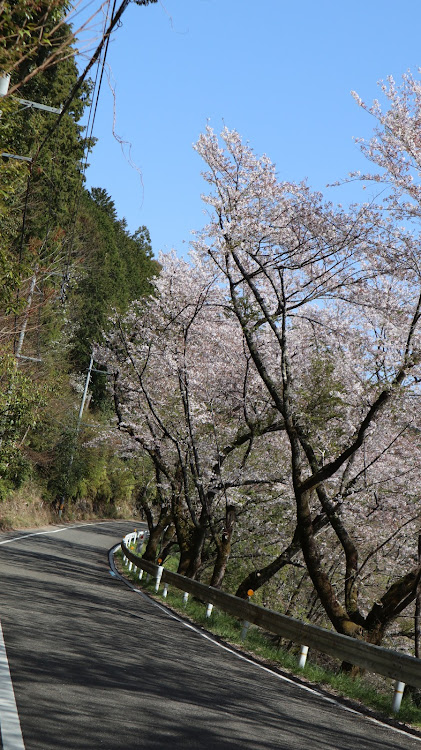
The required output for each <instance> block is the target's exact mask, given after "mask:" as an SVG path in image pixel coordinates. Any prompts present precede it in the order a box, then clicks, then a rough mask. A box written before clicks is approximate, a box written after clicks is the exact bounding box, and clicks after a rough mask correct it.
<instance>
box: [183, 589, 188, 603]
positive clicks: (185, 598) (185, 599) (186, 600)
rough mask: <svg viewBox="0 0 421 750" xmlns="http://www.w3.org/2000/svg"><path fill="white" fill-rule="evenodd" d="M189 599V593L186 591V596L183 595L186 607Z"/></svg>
mask: <svg viewBox="0 0 421 750" xmlns="http://www.w3.org/2000/svg"><path fill="white" fill-rule="evenodd" d="M188 599H189V594H188V592H187V591H185V592H184V594H183V603H184V606H186V604H187V602H188Z"/></svg>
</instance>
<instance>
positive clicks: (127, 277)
mask: <svg viewBox="0 0 421 750" xmlns="http://www.w3.org/2000/svg"><path fill="white" fill-rule="evenodd" d="M77 232H78V236H77V246H78V248H79V253H80V255H81V256H83V263H82V265H81V267H80V268H79V270H78V273H77V275H76V274H75V283H74V287H73V289H72V290H71V291H70V293H69V294H70V296H69V300H70V308H71V315H72V322H73V329H74V333H73V337H72V353H71V357H72V362H73V364H74V366H75V367H76V368H83V367H84V366H86V363H87V361H89V356H90V353H91V350H92V344H93V343H94V342H100V340H101V334H102V332H103V331H104V330H106V329H107V326H108V325H109V323H108V319H109V316H110V315H111V314H112V312H113V310H117V311H118V312H124V311H125V310H126V309H127V306H128V304H129V302H130V301H131V300H133V299H138V298H139V297H142V296H144V295H145V294H148V293H150V291H151V285H150V279H151V277H152V276H153V275H155V274H156V273H157V272H158V270H159V267H158V264H157V263H156V261H154V260H153V259H152V249H151V245H150V237H149V233H148V230H147V229H146V227H141V228H140V229H138V230H137V231H136V232H135V233H134V234H130V232H128V231H127V229H126V226H125V222H124V221H120V220H118V219H117V211H116V209H115V206H114V202H113V200H112V199H111V198H110V196H109V195H108V194H107V193H106V191H105V190H103V189H100V188H93V189H92V191H91V193H90V194H89V193H87V192H84V194H83V196H82V203H81V209H80V214H79V219H78V228H77ZM93 382H94V388H95V396H96V398H95V404H98V403H100V402H101V400H102V398H103V394H104V390H105V389H104V384H105V380H104V378H101V376H99V377H97V376H95V377H94V378H93Z"/></svg>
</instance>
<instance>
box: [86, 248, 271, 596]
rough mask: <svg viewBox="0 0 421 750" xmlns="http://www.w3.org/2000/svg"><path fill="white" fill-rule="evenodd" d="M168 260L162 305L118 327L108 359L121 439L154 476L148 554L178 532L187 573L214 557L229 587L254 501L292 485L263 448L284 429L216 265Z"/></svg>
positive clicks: (134, 313) (156, 299)
mask: <svg viewBox="0 0 421 750" xmlns="http://www.w3.org/2000/svg"><path fill="white" fill-rule="evenodd" d="M161 263H162V271H161V274H160V276H159V278H158V279H157V281H156V285H155V296H153V297H151V298H150V299H149V300H148V301H146V302H141V303H135V304H134V305H133V306H132V308H131V310H130V312H129V314H128V315H127V316H126V317H125V318H124V319H118V320H116V321H115V324H114V326H113V330H112V332H111V333H110V334H109V335H108V337H107V341H106V346H105V347H103V348H102V349H101V350H99V351H98V355H97V356H98V358H100V359H101V360H102V361H103V362H104V363H106V364H107V367H108V369H109V371H110V372H113V373H114V400H115V407H116V413H117V416H118V427H119V430H120V432H121V433H124V434H125V436H126V437H127V438H128V440H129V442H130V443H131V444H132V445H135V446H137V447H138V448H139V449H140V450H141V451H143V452H144V453H145V454H147V455H148V456H149V458H150V461H151V462H152V464H153V467H154V472H155V485H156V493H157V499H158V502H157V506H158V519H157V520H156V522H155V523H154V522H153V520H152V513H149V517H148V521H149V523H150V527H151V530H152V532H153V539H154V547H153V549H152V550H151V549H149V551H148V554H153V555H154V554H156V551H157V546H156V539H157V536H159V535H161V534H162V532H163V530H164V528H165V527H167V526H168V525H172V526H173V528H174V529H175V533H176V537H177V543H178V545H179V548H180V562H179V571H180V572H182V573H184V574H186V575H188V576H192V577H196V576H197V575H198V574H199V573H200V571H201V567H202V565H203V564H204V563H205V562H206V560H207V558H209V557H210V558H211V559H212V560H213V561H214V569H213V573H212V576H211V584H212V585H213V586H220V585H221V583H222V579H223V576H224V572H225V568H226V565H227V561H228V558H229V554H230V547H231V538H232V533H233V529H234V525H235V519H236V515H237V513H238V512H241V509H242V505H243V504H244V503H245V502H247V492H248V491H250V490H251V489H253V490H254V491H258V490H259V488H260V487H261V486H262V485H265V484H267V483H277V482H281V481H282V480H283V476H282V470H280V467H279V462H277V466H276V468H273V469H272V470H271V468H272V467H273V461H271V459H270V456H268V455H267V452H266V446H265V444H262V438H263V436H264V435H265V434H268V433H270V434H271V435H272V436H276V435H277V433H278V432H279V431H280V430H282V429H283V420H279V419H278V415H277V413H276V411H275V410H274V409H273V407H272V404H271V400H270V398H269V397H268V396H267V395H266V394H265V393H264V392H263V391H262V389H261V386H260V381H259V379H258V378H257V373H256V371H255V368H254V365H253V363H252V360H251V357H250V355H249V353H248V352H247V349H246V347H245V346H244V341H243V337H242V333H241V328H240V326H239V324H238V322H237V320H236V318H235V317H234V316H233V315H232V313H231V311H229V310H227V308H226V305H225V299H224V297H223V295H222V293H221V290H220V288H219V284H218V279H217V277H215V273H214V270H213V267H211V266H210V264H209V263H203V262H201V261H200V260H199V259H198V258H196V259H195V262H194V265H193V264H189V263H186V262H184V261H181V260H179V259H177V258H176V256H175V255H174V254H170V255H167V256H163V257H162V258H161ZM263 466H264V470H263V468H262V467H263ZM151 536H152V534H151Z"/></svg>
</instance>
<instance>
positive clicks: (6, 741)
mask: <svg viewBox="0 0 421 750" xmlns="http://www.w3.org/2000/svg"><path fill="white" fill-rule="evenodd" d="M0 726H1V739H2V747H3V750H25V745H24V744H23V737H22V730H21V728H20V721H19V714H18V709H17V706H16V699H15V693H14V690H13V685H12V678H11V676H10V669H9V662H8V661H7V654H6V646H5V643H4V638H3V630H2V627H1V624H0Z"/></svg>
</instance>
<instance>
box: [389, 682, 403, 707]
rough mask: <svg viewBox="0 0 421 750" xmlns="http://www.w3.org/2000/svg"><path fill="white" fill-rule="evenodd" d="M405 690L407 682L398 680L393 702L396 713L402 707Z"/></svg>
mask: <svg viewBox="0 0 421 750" xmlns="http://www.w3.org/2000/svg"><path fill="white" fill-rule="evenodd" d="M404 690H405V683H404V682H400V680H396V683H395V692H394V694H393V703H392V711H393V713H394V714H397V713H398V711H399V709H400V707H401V703H402V698H403V691H404Z"/></svg>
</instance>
